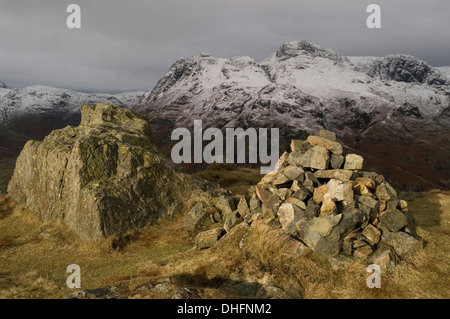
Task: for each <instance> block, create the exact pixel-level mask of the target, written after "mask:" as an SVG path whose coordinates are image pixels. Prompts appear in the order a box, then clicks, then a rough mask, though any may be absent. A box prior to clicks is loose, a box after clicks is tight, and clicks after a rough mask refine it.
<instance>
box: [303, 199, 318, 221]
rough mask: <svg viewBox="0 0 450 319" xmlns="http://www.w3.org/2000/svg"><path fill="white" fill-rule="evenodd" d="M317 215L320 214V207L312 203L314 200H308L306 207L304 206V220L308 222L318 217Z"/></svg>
mask: <svg viewBox="0 0 450 319" xmlns="http://www.w3.org/2000/svg"><path fill="white" fill-rule="evenodd" d="M319 214H320V205H319V204H317V203H316V202H314V200H312V199H310V200H309V201H308V205H306V210H305V218H306V219H308V220H309V219H312V218H314V217H318V216H319Z"/></svg>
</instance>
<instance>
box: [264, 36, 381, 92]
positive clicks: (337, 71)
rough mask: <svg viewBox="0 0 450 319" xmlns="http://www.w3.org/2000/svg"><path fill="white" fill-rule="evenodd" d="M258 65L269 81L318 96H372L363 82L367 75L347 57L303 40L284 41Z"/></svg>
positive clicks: (365, 80) (367, 78) (366, 79)
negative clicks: (344, 93) (341, 94)
mask: <svg viewBox="0 0 450 319" xmlns="http://www.w3.org/2000/svg"><path fill="white" fill-rule="evenodd" d="M261 66H262V67H263V68H264V70H265V71H266V73H267V74H268V75H269V76H270V78H271V80H272V82H274V83H277V84H283V85H292V86H295V87H296V88H297V89H299V90H301V91H302V92H304V93H307V94H312V95H315V96H318V97H324V98H327V97H329V96H330V95H335V93H339V94H340V92H348V93H350V94H353V93H359V94H364V95H366V96H372V93H371V92H370V91H368V88H367V85H365V83H366V82H368V81H370V78H369V77H368V76H367V75H366V74H364V73H362V72H359V71H358V70H356V68H355V67H354V66H353V64H351V62H350V61H349V60H348V59H347V58H346V57H344V56H341V55H340V54H339V53H337V52H335V51H333V50H330V49H327V48H324V47H321V46H319V45H316V44H313V43H310V42H308V41H305V40H302V41H294V42H287V43H284V44H283V45H282V46H281V47H280V49H279V50H278V51H277V52H276V53H275V54H273V55H271V56H270V57H269V58H267V59H265V60H263V61H262V62H261Z"/></svg>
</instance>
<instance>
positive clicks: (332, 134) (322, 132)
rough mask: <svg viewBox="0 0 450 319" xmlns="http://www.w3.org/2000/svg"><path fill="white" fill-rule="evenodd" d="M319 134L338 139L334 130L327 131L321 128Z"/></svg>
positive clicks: (331, 139) (332, 139)
mask: <svg viewBox="0 0 450 319" xmlns="http://www.w3.org/2000/svg"><path fill="white" fill-rule="evenodd" d="M319 136H320V137H323V138H326V139H328V140H330V141H336V134H335V133H334V132H331V131H327V130H320V132H319Z"/></svg>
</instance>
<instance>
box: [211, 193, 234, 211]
mask: <svg viewBox="0 0 450 319" xmlns="http://www.w3.org/2000/svg"><path fill="white" fill-rule="evenodd" d="M214 206H215V207H216V208H217V209H219V210H220V211H221V212H222V216H228V215H231V214H233V212H234V211H235V210H236V207H235V205H234V202H233V200H232V198H231V197H229V196H225V195H221V196H219V197H218V198H217V200H216V202H215V203H214Z"/></svg>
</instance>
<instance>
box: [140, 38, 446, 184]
mask: <svg viewBox="0 0 450 319" xmlns="http://www.w3.org/2000/svg"><path fill="white" fill-rule="evenodd" d="M449 96H450V80H449V79H448V78H447V77H446V76H445V75H444V74H443V73H442V72H440V71H439V70H437V69H434V68H432V67H430V66H429V65H428V64H427V63H426V62H424V61H421V60H419V59H416V58H414V57H411V56H406V55H394V56H387V57H383V58H376V57H365V58H362V57H350V58H347V57H345V56H341V55H340V54H338V53H336V52H334V51H332V50H330V49H327V48H324V47H321V46H318V45H315V44H312V43H310V42H308V41H305V40H303V41H295V42H288V43H285V44H283V45H282V46H281V47H280V49H279V50H278V51H277V52H276V53H274V54H273V55H271V56H270V57H268V58H267V59H265V60H263V61H261V62H256V61H255V60H253V59H252V58H250V57H234V58H231V59H223V58H215V57H212V56H210V55H208V54H200V55H196V56H193V57H190V58H182V59H179V60H178V61H176V62H175V64H174V65H173V66H172V67H171V68H170V70H169V71H168V73H167V74H166V75H165V76H164V77H163V78H162V79H161V80H160V81H159V82H158V84H157V85H156V87H155V88H154V89H153V90H152V91H151V92H147V93H146V94H145V95H144V96H143V98H142V100H141V102H140V103H139V104H138V105H137V106H136V107H134V108H133V110H135V111H137V112H141V113H144V114H146V115H147V116H148V118H149V119H150V121H151V123H152V126H153V134H154V136H155V141H156V142H157V144H159V145H160V146H161V147H162V148H163V150H165V151H166V152H167V153H169V152H170V148H171V146H172V145H173V142H172V143H171V141H170V132H171V131H172V129H174V128H175V127H186V128H190V129H192V127H193V121H194V120H203V126H204V127H218V128H224V127H243V128H246V127H255V128H258V127H278V128H280V137H281V138H282V139H283V140H282V146H283V147H287V145H288V143H289V141H290V139H292V138H305V137H306V136H307V135H310V134H317V132H318V130H319V129H321V128H326V129H329V130H332V131H334V132H336V133H337V134H338V137H339V138H340V139H341V140H342V141H343V142H344V143H345V144H346V146H347V147H348V148H351V149H355V150H356V151H357V152H359V153H362V154H363V155H364V156H365V157H366V158H367V159H368V161H369V163H368V164H369V165H370V166H369V167H375V168H378V169H379V170H380V171H383V173H385V174H386V175H388V176H392V178H393V180H394V182H396V184H397V185H402V184H405V186H406V184H408V185H413V186H424V185H425V186H427V187H436V186H439V187H446V188H449V186H450V154H449V153H450V150H449V147H448V145H449V142H450V105H449Z"/></svg>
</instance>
